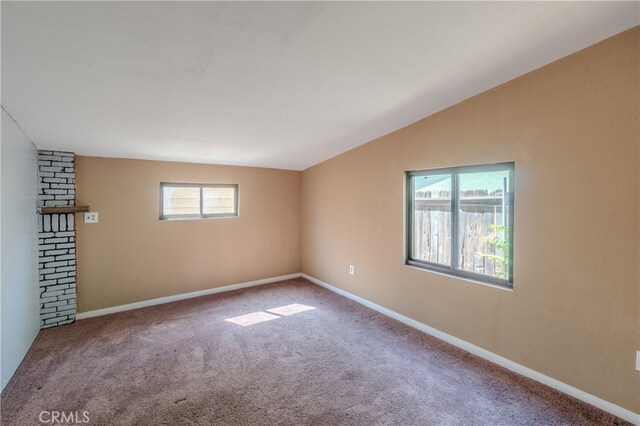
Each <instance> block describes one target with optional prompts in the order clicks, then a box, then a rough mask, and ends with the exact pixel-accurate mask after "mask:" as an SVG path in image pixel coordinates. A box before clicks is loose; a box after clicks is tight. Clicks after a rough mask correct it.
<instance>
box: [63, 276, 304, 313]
mask: <svg viewBox="0 0 640 426" xmlns="http://www.w3.org/2000/svg"><path fill="white" fill-rule="evenodd" d="M301 275H302V274H301V273H299V272H297V273H295V274H289V275H281V276H279V277H271V278H264V279H261V280H256V281H249V282H246V283H239V284H231V285H226V286H224V287H215V288H209V289H206V290H200V291H192V292H190V293H182V294H175V295H173V296H166V297H159V298H157V299H150V300H143V301H141V302H134V303H128V304H126V305H118V306H112V307H110V308H104V309H96V310H95V311H87V312H80V313H79V314H78V315H76V319H78V320H83V319H85V318H91V317H98V316H101V315H108V314H114V313H116V312H123V311H130V310H131V309H138V308H144V307H147V306H154V305H161V304H163V303H169V302H175V301H177V300H184V299H191V298H193V297H200V296H206V295H208V294H215V293H222V292H225V291H231V290H238V289H240V288H246V287H253V286H256V285H262V284H269V283H275V282H278V281H284V280H290V279H293V278H300V276H301Z"/></svg>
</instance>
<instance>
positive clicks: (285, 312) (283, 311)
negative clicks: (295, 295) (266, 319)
mask: <svg viewBox="0 0 640 426" xmlns="http://www.w3.org/2000/svg"><path fill="white" fill-rule="evenodd" d="M313 309H315V308H314V307H313V306H308V305H303V304H301V303H292V304H291V305H285V306H279V307H277V308H273V309H267V312H270V313H272V314H276V315H280V316H283V317H286V316H289V315H293V314H299V313H300V312H306V311H311V310H313Z"/></svg>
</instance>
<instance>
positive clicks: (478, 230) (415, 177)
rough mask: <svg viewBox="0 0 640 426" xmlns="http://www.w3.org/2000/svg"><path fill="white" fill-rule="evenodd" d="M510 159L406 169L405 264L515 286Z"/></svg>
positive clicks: (512, 165) (511, 166)
mask: <svg viewBox="0 0 640 426" xmlns="http://www.w3.org/2000/svg"><path fill="white" fill-rule="evenodd" d="M513 174H514V164H513V163H500V164H488V165H481V166H466V167H452V168H447V169H434V170H421V171H412V172H407V259H406V263H407V264H408V265H412V266H417V267H421V268H425V269H431V270H434V271H438V272H443V273H446V274H450V275H455V276H460V277H466V278H471V279H475V280H479V281H484V282H488V283H492V284H498V285H502V286H506V287H512V286H513Z"/></svg>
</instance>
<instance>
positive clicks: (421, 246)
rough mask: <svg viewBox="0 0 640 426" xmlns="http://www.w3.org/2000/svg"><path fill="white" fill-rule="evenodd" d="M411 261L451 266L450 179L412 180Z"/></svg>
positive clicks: (423, 177) (416, 177)
mask: <svg viewBox="0 0 640 426" xmlns="http://www.w3.org/2000/svg"><path fill="white" fill-rule="evenodd" d="M411 179H412V187H413V189H414V194H413V199H414V203H413V207H414V210H413V244H412V251H413V252H412V254H411V257H412V258H413V259H417V260H424V261H427V262H433V263H439V264H443V265H447V266H449V265H451V175H431V176H413V177H412V178H411Z"/></svg>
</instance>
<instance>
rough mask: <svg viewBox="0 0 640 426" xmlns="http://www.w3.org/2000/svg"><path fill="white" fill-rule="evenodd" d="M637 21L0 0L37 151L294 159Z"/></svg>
mask: <svg viewBox="0 0 640 426" xmlns="http://www.w3.org/2000/svg"><path fill="white" fill-rule="evenodd" d="M638 23H639V3H637V2H532V3H523V2H514V3H510V2H487V3H484V2H451V3H441V2H424V3H404V2H403V3H393V2H386V3H380V2H377V3H369V2H349V3H338V2H328V3H316V2H304V3H294V2H282V3H272V2H251V3H242V2H237V3H214V2H188V3H187V2H64V3H57V2H34V3H32V2H4V1H3V2H2V105H3V106H4V107H5V109H7V111H9V113H10V114H11V115H12V116H13V117H14V118H15V119H16V121H17V122H18V123H19V124H20V125H21V126H22V127H23V129H24V131H25V132H26V133H27V135H28V136H29V137H30V138H31V139H32V140H33V141H34V142H35V144H36V145H37V146H38V147H39V148H41V149H59V150H66V151H74V152H76V153H77V154H81V155H96V156H107V157H126V158H143V159H157V160H177V161H192V162H202V163H218V164H235V165H247V166H264V167H275V168H285V169H296V170H301V169H305V168H307V167H309V166H311V165H313V164H316V163H318V162H320V161H322V160H325V159H327V158H329V157H332V156H334V155H336V154H338V153H341V152H344V151H346V150H348V149H350V148H353V147H355V146H357V145H360V144H362V143H364V142H367V141H369V140H371V139H373V138H375V137H378V136H381V135H384V134H386V133H389V132H391V131H393V130H396V129H398V128H400V127H403V126H405V125H407V124H410V123H412V122H414V121H416V120H418V119H420V118H422V117H424V116H427V115H429V114H432V113H434V112H436V111H439V110H442V109H443V108H446V107H448V106H450V105H453V104H455V103H457V102H459V101H461V100H464V99H466V98H468V97H470V96H473V95H475V94H477V93H480V92H482V91H484V90H487V89H489V88H491V87H494V86H496V85H498V84H500V83H503V82H505V81H508V80H510V79H512V78H514V77H517V76H519V75H522V74H523V73H526V72H528V71H531V70H533V69H535V68H538V67H540V66H542V65H545V64H547V63H549V62H551V61H554V60H556V59H559V58H561V57H563V56H566V55H568V54H570V53H573V52H575V51H577V50H579V49H581V48H584V47H587V46H589V45H592V44H594V43H596V42H598V41H600V40H602V39H605V38H607V37H610V36H612V35H614V34H617V33H619V32H621V31H624V30H626V29H628V28H631V27H633V26H635V25H638Z"/></svg>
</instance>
